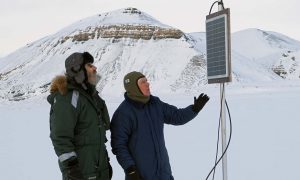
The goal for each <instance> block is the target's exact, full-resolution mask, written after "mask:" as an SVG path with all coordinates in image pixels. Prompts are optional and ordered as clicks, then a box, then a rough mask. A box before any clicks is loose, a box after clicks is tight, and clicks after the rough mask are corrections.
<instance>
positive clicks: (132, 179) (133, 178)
mask: <svg viewBox="0 0 300 180" xmlns="http://www.w3.org/2000/svg"><path fill="white" fill-rule="evenodd" d="M126 176H127V177H128V179H129V180H143V178H142V177H141V175H140V173H139V172H138V170H137V169H136V167H135V166H130V167H129V168H127V169H126Z"/></svg>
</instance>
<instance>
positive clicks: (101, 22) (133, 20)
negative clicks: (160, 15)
mask: <svg viewBox="0 0 300 180" xmlns="http://www.w3.org/2000/svg"><path fill="white" fill-rule="evenodd" d="M111 25H114V26H121V25H148V26H157V27H160V28H172V27H171V26H168V25H165V24H162V23H161V22H159V21H158V20H156V19H155V18H153V17H152V16H150V15H148V14H147V13H145V12H142V11H140V10H138V9H136V8H130V7H129V8H123V9H118V10H115V11H110V12H106V13H102V14H98V15H94V16H91V17H87V18H85V19H82V20H80V21H78V22H75V23H73V24H71V25H70V26H68V27H66V28H64V29H62V30H61V31H59V32H58V33H57V34H56V35H58V36H66V35H69V34H71V33H73V32H74V31H77V30H87V29H89V28H90V27H107V26H111Z"/></svg>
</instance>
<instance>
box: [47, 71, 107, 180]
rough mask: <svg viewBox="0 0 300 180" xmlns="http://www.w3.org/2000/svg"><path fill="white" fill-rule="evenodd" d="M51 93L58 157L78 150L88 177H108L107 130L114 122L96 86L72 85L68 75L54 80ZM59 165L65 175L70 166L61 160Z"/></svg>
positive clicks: (52, 129)
mask: <svg viewBox="0 0 300 180" xmlns="http://www.w3.org/2000/svg"><path fill="white" fill-rule="evenodd" d="M50 92H51V94H50V95H49V96H48V98H47V100H48V102H49V103H50V104H51V110H50V138H51V140H52V143H53V146H54V150H55V152H56V154H57V156H58V157H59V158H68V157H65V155H66V154H67V155H68V154H69V155H70V154H73V155H74V153H75V155H76V156H77V159H78V162H79V167H80V170H81V173H82V174H83V176H84V177H85V178H86V179H96V180H108V179H109V165H108V163H109V162H108V161H109V158H108V154H107V151H106V146H105V142H106V141H107V139H106V136H105V133H106V130H108V129H109V123H110V121H109V115H108V111H107V107H106V105H105V102H104V100H102V99H101V98H100V97H99V96H98V94H97V93H98V92H97V91H96V90H95V88H94V87H89V91H85V90H83V89H82V88H80V87H77V86H74V85H71V84H68V83H67V80H66V77H65V76H58V77H56V78H55V79H54V80H53V82H52V85H51V89H50ZM92 92H94V93H96V94H94V95H92ZM59 165H60V169H61V171H62V174H63V176H64V174H65V170H66V167H64V165H63V163H61V160H59ZM64 178H65V177H64Z"/></svg>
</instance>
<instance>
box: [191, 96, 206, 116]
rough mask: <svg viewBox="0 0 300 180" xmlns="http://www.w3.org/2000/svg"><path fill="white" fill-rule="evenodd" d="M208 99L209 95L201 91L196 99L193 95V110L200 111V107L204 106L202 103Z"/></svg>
mask: <svg viewBox="0 0 300 180" xmlns="http://www.w3.org/2000/svg"><path fill="white" fill-rule="evenodd" d="M208 100H209V97H208V96H207V95H206V94H204V93H202V94H200V95H199V97H198V98H197V99H196V97H194V104H193V107H192V109H193V111H194V112H196V113H198V112H199V111H201V109H202V108H203V107H204V105H205V104H206V103H207V101H208Z"/></svg>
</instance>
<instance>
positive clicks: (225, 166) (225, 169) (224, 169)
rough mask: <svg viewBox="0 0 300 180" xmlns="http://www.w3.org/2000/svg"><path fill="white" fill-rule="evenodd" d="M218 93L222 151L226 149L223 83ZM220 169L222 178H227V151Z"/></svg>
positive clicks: (225, 179) (224, 179)
mask: <svg viewBox="0 0 300 180" xmlns="http://www.w3.org/2000/svg"><path fill="white" fill-rule="evenodd" d="M220 91H221V92H220V95H221V109H222V114H221V134H222V152H224V151H225V149H226V144H227V140H226V111H225V85H224V83H222V84H220ZM222 170H223V180H227V153H225V154H224V156H223V159H222Z"/></svg>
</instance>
